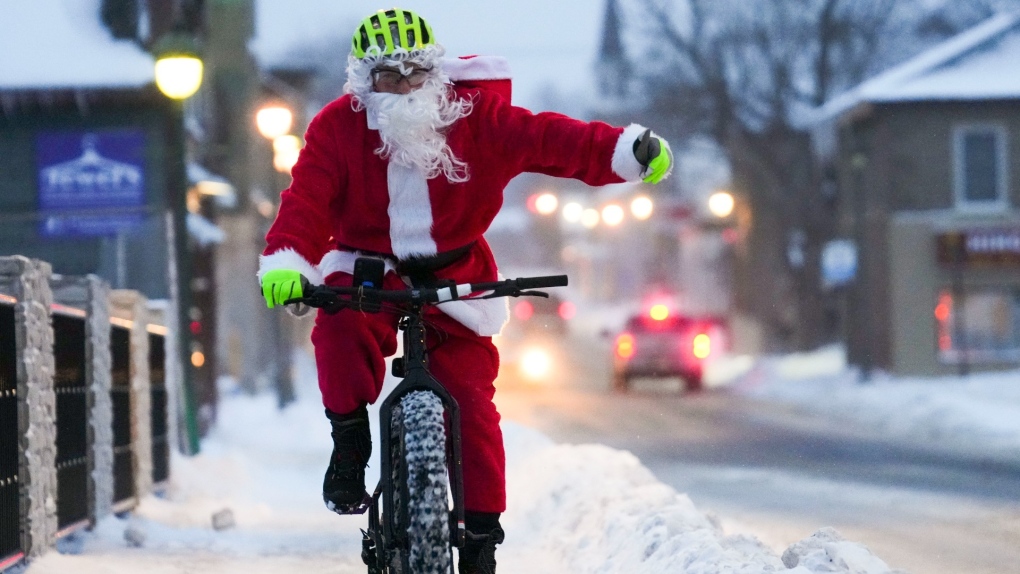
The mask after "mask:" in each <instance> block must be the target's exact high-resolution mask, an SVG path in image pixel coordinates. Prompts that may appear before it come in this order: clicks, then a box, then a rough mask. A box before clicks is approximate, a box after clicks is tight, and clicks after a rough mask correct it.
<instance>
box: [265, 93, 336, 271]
mask: <svg viewBox="0 0 1020 574" xmlns="http://www.w3.org/2000/svg"><path fill="white" fill-rule="evenodd" d="M338 105H340V102H334V103H333V104H331V105H330V106H327V107H326V108H324V109H323V110H322V111H321V112H320V113H319V114H318V115H317V116H316V117H315V118H314V119H313V120H312V122H311V124H310V125H309V126H308V131H307V132H306V133H305V145H304V148H302V150H301V154H300V155H299V157H298V161H297V164H295V165H294V168H293V169H292V170H291V176H292V181H291V185H290V187H289V188H287V189H286V190H284V191H283V192H282V193H281V194H280V210H279V212H278V213H277V214H276V220H275V221H273V225H272V226H271V227H270V228H269V232H268V233H267V234H266V248H265V250H264V251H263V256H262V258H261V265H260V271H259V273H260V275H261V274H262V273H264V272H265V271H267V270H269V269H278V268H290V269H297V270H299V271H302V272H304V271H308V270H307V269H304V268H303V267H297V266H299V265H301V264H302V263H303V262H304V263H307V264H308V265H309V266H311V267H313V268H314V266H315V265H317V264H318V263H319V260H320V259H322V256H323V255H325V254H326V252H327V251H329V250H330V249H331V247H332V245H331V243H330V237H331V236H332V228H331V223H330V218H329V213H330V209H329V206H330V205H331V204H332V203H333V202H334V201H335V200H336V198H337V196H338V195H339V194H340V192H341V190H340V187H341V182H343V181H345V180H346V178H345V175H344V166H343V165H342V162H341V161H340V159H339V149H338V146H337V140H336V137H337V130H338V128H339V126H338V120H339V117H338V114H337V113H336V112H337V111H338V107H337V106H338ZM294 256H297V259H295V257H294ZM301 260H303V262H302V261H301ZM306 276H307V274H306ZM309 277H312V276H309Z"/></svg>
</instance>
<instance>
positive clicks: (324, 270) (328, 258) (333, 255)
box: [319, 249, 395, 277]
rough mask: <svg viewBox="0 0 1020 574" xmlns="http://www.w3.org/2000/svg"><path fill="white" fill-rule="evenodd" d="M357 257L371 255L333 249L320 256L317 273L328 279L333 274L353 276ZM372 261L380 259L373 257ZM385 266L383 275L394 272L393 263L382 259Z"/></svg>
mask: <svg viewBox="0 0 1020 574" xmlns="http://www.w3.org/2000/svg"><path fill="white" fill-rule="evenodd" d="M358 257H372V256H371V255H365V254H364V253H360V252H358V251H339V250H336V249H334V250H333V251H330V252H329V253H327V254H325V255H323V256H322V261H320V262H319V272H320V273H321V274H322V276H323V277H329V276H330V275H332V274H334V273H347V274H348V275H354V261H355V260H356V259H357V258H358ZM373 259H380V258H379V257H374V258H373ZM383 262H384V263H385V264H386V271H385V273H390V272H393V271H395V269H394V267H393V262H392V261H390V260H389V259H383Z"/></svg>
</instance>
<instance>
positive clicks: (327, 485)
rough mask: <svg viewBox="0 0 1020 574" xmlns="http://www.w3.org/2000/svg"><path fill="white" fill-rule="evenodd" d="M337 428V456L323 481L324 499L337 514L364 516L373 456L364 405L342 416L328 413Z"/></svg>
mask: <svg viewBox="0 0 1020 574" xmlns="http://www.w3.org/2000/svg"><path fill="white" fill-rule="evenodd" d="M326 417H327V418H328V419H329V422H330V425H332V427H333V431H332V433H331V434H332V436H333V454H332V456H331V457H330V459H329V468H327V469H326V476H325V478H324V479H323V481H322V500H323V501H324V502H325V503H326V508H328V509H330V510H332V511H333V512H336V513H337V514H360V513H362V512H364V511H365V510H366V509H367V508H368V503H369V502H370V501H371V497H370V496H369V495H368V492H366V491H365V467H366V466H368V459H369V457H370V456H372V432H371V430H370V429H369V426H368V410H367V409H366V408H365V407H364V406H363V407H361V408H359V409H357V410H355V411H354V412H352V413H349V414H345V415H341V414H337V413H334V412H332V411H330V410H328V409H327V410H326Z"/></svg>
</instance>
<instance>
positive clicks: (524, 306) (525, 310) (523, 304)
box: [514, 301, 535, 321]
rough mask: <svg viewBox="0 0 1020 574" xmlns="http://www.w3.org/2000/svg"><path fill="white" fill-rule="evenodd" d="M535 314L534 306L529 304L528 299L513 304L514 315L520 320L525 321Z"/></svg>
mask: <svg viewBox="0 0 1020 574" xmlns="http://www.w3.org/2000/svg"><path fill="white" fill-rule="evenodd" d="M534 314H535V308H534V307H533V306H532V305H531V302H530V301H518V302H517V304H516V305H514V317H517V318H518V319H520V320H521V321H527V320H528V319H530V318H531V316H532V315H534Z"/></svg>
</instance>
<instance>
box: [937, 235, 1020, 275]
mask: <svg viewBox="0 0 1020 574" xmlns="http://www.w3.org/2000/svg"><path fill="white" fill-rule="evenodd" d="M936 251H937V257H938V262H939V263H942V264H945V265H953V264H955V265H978V266H986V267H1020V227H1017V228H995V229H991V228H990V229H967V230H961V231H951V232H947V233H941V234H939V235H938V236H936Z"/></svg>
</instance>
